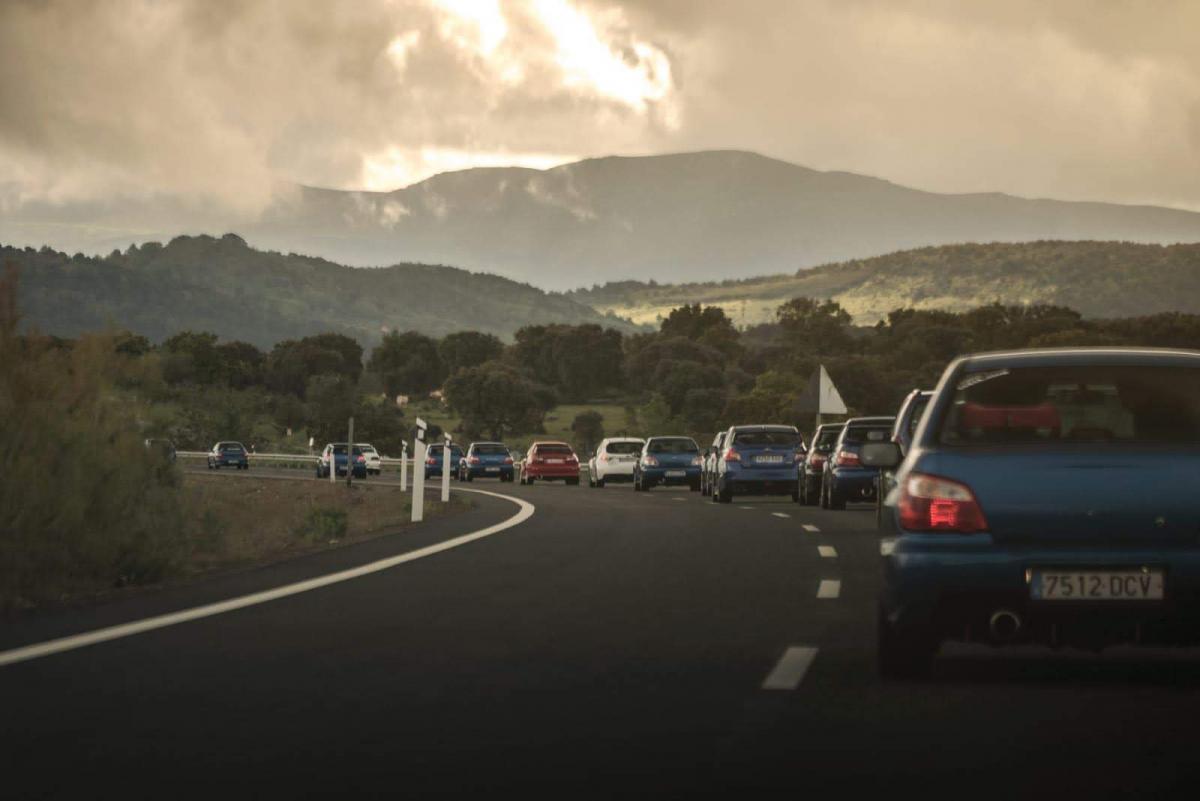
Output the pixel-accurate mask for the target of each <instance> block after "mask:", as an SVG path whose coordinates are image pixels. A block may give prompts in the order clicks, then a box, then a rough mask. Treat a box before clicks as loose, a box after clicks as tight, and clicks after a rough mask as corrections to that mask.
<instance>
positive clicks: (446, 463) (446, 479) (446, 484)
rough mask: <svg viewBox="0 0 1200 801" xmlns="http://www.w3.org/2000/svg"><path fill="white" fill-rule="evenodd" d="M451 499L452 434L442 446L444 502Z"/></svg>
mask: <svg viewBox="0 0 1200 801" xmlns="http://www.w3.org/2000/svg"><path fill="white" fill-rule="evenodd" d="M449 500H450V435H449V434H447V435H446V444H445V445H444V446H442V503H446V502H447V501H449Z"/></svg>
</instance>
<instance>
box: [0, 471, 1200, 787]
mask: <svg viewBox="0 0 1200 801" xmlns="http://www.w3.org/2000/svg"><path fill="white" fill-rule="evenodd" d="M291 475H296V474H291ZM296 478H298V479H301V480H311V479H309V478H307V474H303V475H296ZM230 480H237V476H236V474H231V476H230ZM467 486H470V487H472V488H480V489H489V490H493V491H496V492H500V493H503V494H507V495H512V496H516V497H520V498H523V499H525V500H527V501H529V502H531V503H533V504H534V505H535V507H536V511H535V513H534V514H533V516H532V517H531V518H530V519H529V520H527V521H525V522H523V523H521V524H520V525H517V526H515V527H513V528H510V529H508V530H506V531H502V532H499V533H496V534H494V535H492V536H488V537H486V538H483V539H479V540H476V541H473V542H470V543H467V544H464V545H462V546H460V547H457V548H454V549H451V550H446V551H444V552H441V553H436V554H434V555H431V556H428V557H426V558H421V559H417V560H415V561H411V562H407V563H405V564H402V565H399V566H396V567H393V568H391V569H388V570H384V571H381V572H377V573H373V574H370V575H366V576H363V577H361V578H355V579H353V580H349V581H343V582H340V583H337V584H333V585H331V586H327V587H323V588H321V589H316V590H313V591H310V592H304V593H300V594H296V595H292V596H289V597H286V598H281V599H278V600H273V601H270V602H268V603H263V604H258V605H254V606H250V607H247V608H244V609H239V610H237V611H232V612H228V613H226V614H221V615H216V616H213V617H207V618H204V619H200V620H195V621H191V622H186V623H182V624H179V625H176V626H171V627H168V628H162V629H158V630H155V631H150V632H146V633H142V634H138V635H136V636H131V637H127V638H123V639H119V640H115V641H112V642H107V643H102V644H98V645H93V646H89V647H85V648H80V649H78V650H72V651H69V652H65V653H60V654H55V655H52V656H47V657H44V658H40V659H34V660H30V661H26V662H21V663H18V664H12V665H9V666H6V667H0V738H2V741H0V768H2V769H0V781H2V782H3V784H2V785H0V786H2V787H3V788H4V789H3V795H4V797H6V798H18V797H64V798H92V797H116V796H120V797H124V798H141V797H155V798H174V797H206V798H244V797H264V796H268V797H312V796H328V797H339V798H344V797H354V796H358V795H387V796H389V797H402V798H425V797H434V796H467V795H471V796H475V797H480V796H482V795H484V794H486V795H489V796H491V795H497V794H501V795H503V796H506V797H507V796H512V795H514V794H517V793H519V794H520V795H521V796H523V797H542V796H550V795H553V796H554V797H557V798H584V797H587V798H623V797H634V798H637V797H696V796H713V797H727V798H742V797H773V796H783V795H787V796H789V797H792V798H796V797H805V796H808V795H820V796H827V797H837V798H840V797H871V798H875V797H901V798H906V797H919V798H931V797H932V798H959V799H961V798H964V797H970V798H981V797H982V798H1016V797H1032V798H1044V797H1050V796H1053V797H1055V798H1056V799H1061V800H1062V801H1068V800H1069V801H1076V800H1077V799H1078V800H1082V799H1094V798H1115V797H1137V798H1149V797H1162V796H1167V797H1175V796H1185V795H1186V796H1191V795H1193V794H1194V792H1195V790H1194V788H1195V786H1196V783H1195V780H1196V778H1197V775H1196V774H1197V768H1196V752H1197V745H1200V736H1198V735H1197V731H1198V729H1200V723H1198V721H1200V693H1198V690H1200V655H1198V654H1197V652H1196V651H1137V650H1133V649H1125V650H1110V651H1106V652H1105V653H1104V654H1102V655H1094V654H1087V653H1079V652H1071V651H1061V652H1053V651H1050V650H1048V649H1036V648H1029V649H1021V650H1016V651H1011V652H1007V651H1005V652H1002V651H993V650H992V649H988V648H967V647H961V646H960V647H954V648H947V649H944V650H943V653H942V656H941V657H940V658H939V660H938V662H937V665H936V668H935V675H934V677H933V679H932V680H930V681H922V682H910V683H904V682H899V683H886V684H885V683H882V682H881V681H880V680H879V679H878V678H877V676H876V673H875V653H874V650H875V649H874V623H875V615H874V602H875V596H876V593H877V590H878V586H879V548H880V543H879V538H878V536H877V535H876V534H875V533H874V531H873V530H872V523H873V517H872V513H871V512H870V511H869V510H867V509H865V508H860V509H857V510H856V509H855V508H854V507H851V509H850V510H849V511H846V512H831V511H829V512H827V511H821V510H817V509H810V508H807V507H800V506H797V505H795V504H792V503H790V502H789V501H787V500H786V499H759V500H752V499H745V500H743V499H737V500H735V502H734V503H733V504H732V505H715V504H712V503H710V502H709V501H708V500H706V499H702V498H701V497H700V496H699V495H697V494H695V493H689V492H687V491H686V490H683V491H680V490H662V489H658V490H654V491H651V492H649V493H634V492H633V491H632V489H630V488H629V487H628V486H614V485H610V486H609V487H606V488H605V489H603V490H592V489H588V488H587V487H586V482H585V485H584V486H580V487H565V486H563V485H561V484H554V485H535V486H533V487H521V486H519V485H515V484H496V483H495V482H474V483H472V484H471V485H467ZM477 500H478V507H477V508H476V509H474V510H472V511H470V512H468V513H466V514H464V515H461V516H458V517H455V518H447V519H442V520H435V521H431V522H430V523H429V524H428V525H427V526H426V527H425V528H424V529H423V530H421V531H419V532H413V533H409V534H405V535H400V536H395V537H386V538H382V539H378V540H374V541H371V542H368V543H363V544H360V545H356V546H351V547H348V548H344V549H340V550H337V551H331V552H328V553H323V554H318V555H314V556H310V557H305V558H302V559H297V560H293V561H291V562H287V563H284V564H281V565H276V566H273V567H270V568H264V569H261V570H255V571H250V572H247V573H241V574H236V575H233V576H228V577H224V578H220V579H214V580H212V581H206V582H203V583H200V584H197V585H191V586H188V587H180V588H175V589H171V590H164V591H161V592H154V593H147V594H145V595H143V596H139V597H137V598H133V599H125V600H122V601H118V602H113V603H109V604H105V605H101V606H98V607H95V608H90V609H77V610H68V611H58V612H54V613H47V614H44V615H34V616H32V617H30V618H28V619H25V620H21V621H18V622H15V623H11V622H10V623H8V624H2V625H0V651H3V650H6V649H11V648H14V647H18V646H23V645H28V644H30V643H34V642H38V641H41V640H45V639H49V638H52V637H61V636H64V635H67V634H72V633H77V632H82V631H87V630H89V629H94V628H96V627H98V626H106V625H113V624H115V623H120V622H125V621H130V620H136V619H139V618H144V617H146V616H148V615H155V614H161V613H163V612H168V611H174V610H179V609H186V608H190V607H193V606H195V605H197V604H203V603H209V602H212V601H215V600H220V599H222V598H226V597H232V596H235V595H240V594H244V593H246V592H252V591H255V590H261V589H266V588H269V587H273V586H277V585H280V584H286V583H288V582H293V581H299V580H303V579H306V578H312V577H314V576H320V575H325V574H328V573H331V572H333V571H336V570H341V569H344V568H347V567H352V566H354V565H356V564H364V563H369V562H372V561H374V560H377V559H381V558H384V557H387V556H392V555H395V554H400V553H405V552H408V551H412V550H414V549H417V548H421V547H424V546H427V545H430V544H434V543H437V542H441V541H445V540H447V539H450V538H453V537H455V536H458V535H461V534H464V533H467V532H470V531H474V530H478V529H481V528H483V527H486V526H488V525H491V524H493V523H497V522H499V521H501V520H503V519H505V518H508V517H510V516H512V515H513V514H515V513H516V512H517V507H516V506H515V505H513V504H512V503H511V502H508V501H505V500H502V499H498V498H493V497H485V496H477Z"/></svg>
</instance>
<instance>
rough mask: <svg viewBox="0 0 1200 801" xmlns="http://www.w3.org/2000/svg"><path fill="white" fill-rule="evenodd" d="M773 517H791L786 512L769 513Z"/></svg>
mask: <svg viewBox="0 0 1200 801" xmlns="http://www.w3.org/2000/svg"><path fill="white" fill-rule="evenodd" d="M771 514H773V515H775V517H791V515H789V514H788V513H787V512H771Z"/></svg>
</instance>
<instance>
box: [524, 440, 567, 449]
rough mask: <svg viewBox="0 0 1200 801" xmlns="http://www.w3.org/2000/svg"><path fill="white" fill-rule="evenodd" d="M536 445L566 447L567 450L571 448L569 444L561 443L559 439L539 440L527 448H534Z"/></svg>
mask: <svg viewBox="0 0 1200 801" xmlns="http://www.w3.org/2000/svg"><path fill="white" fill-rule="evenodd" d="M538 445H566V446H567V447H568V448H569V447H571V445H570V444H569V443H566V442H563V441H562V440H560V439H541V440H538V441H537V442H534V443H533V444H531V445H530V446H529V447H531V448H536V447H537V446H538Z"/></svg>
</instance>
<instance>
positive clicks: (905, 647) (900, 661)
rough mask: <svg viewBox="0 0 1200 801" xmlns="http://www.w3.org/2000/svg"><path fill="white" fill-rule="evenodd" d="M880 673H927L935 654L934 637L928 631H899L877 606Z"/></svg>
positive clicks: (887, 675) (915, 676) (890, 676)
mask: <svg viewBox="0 0 1200 801" xmlns="http://www.w3.org/2000/svg"><path fill="white" fill-rule="evenodd" d="M877 634H878V648H879V651H878V657H877V658H878V664H879V675H880V676H881V677H882V678H885V679H919V678H923V677H925V676H928V675H929V671H930V668H932V667H933V658H934V656H935V655H936V654H937V650H938V646H939V643H938V641H937V638H936V637H934V636H933V635H932V634H931V633H930V632H927V631H920V630H918V631H906V632H903V633H901V632H899V631H897V630H896V627H895V626H893V625H892V624H891V621H889V620H888V619H887V616H886V615H885V614H884V613H883V608H882V607H880V608H879V613H878V632H877Z"/></svg>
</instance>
